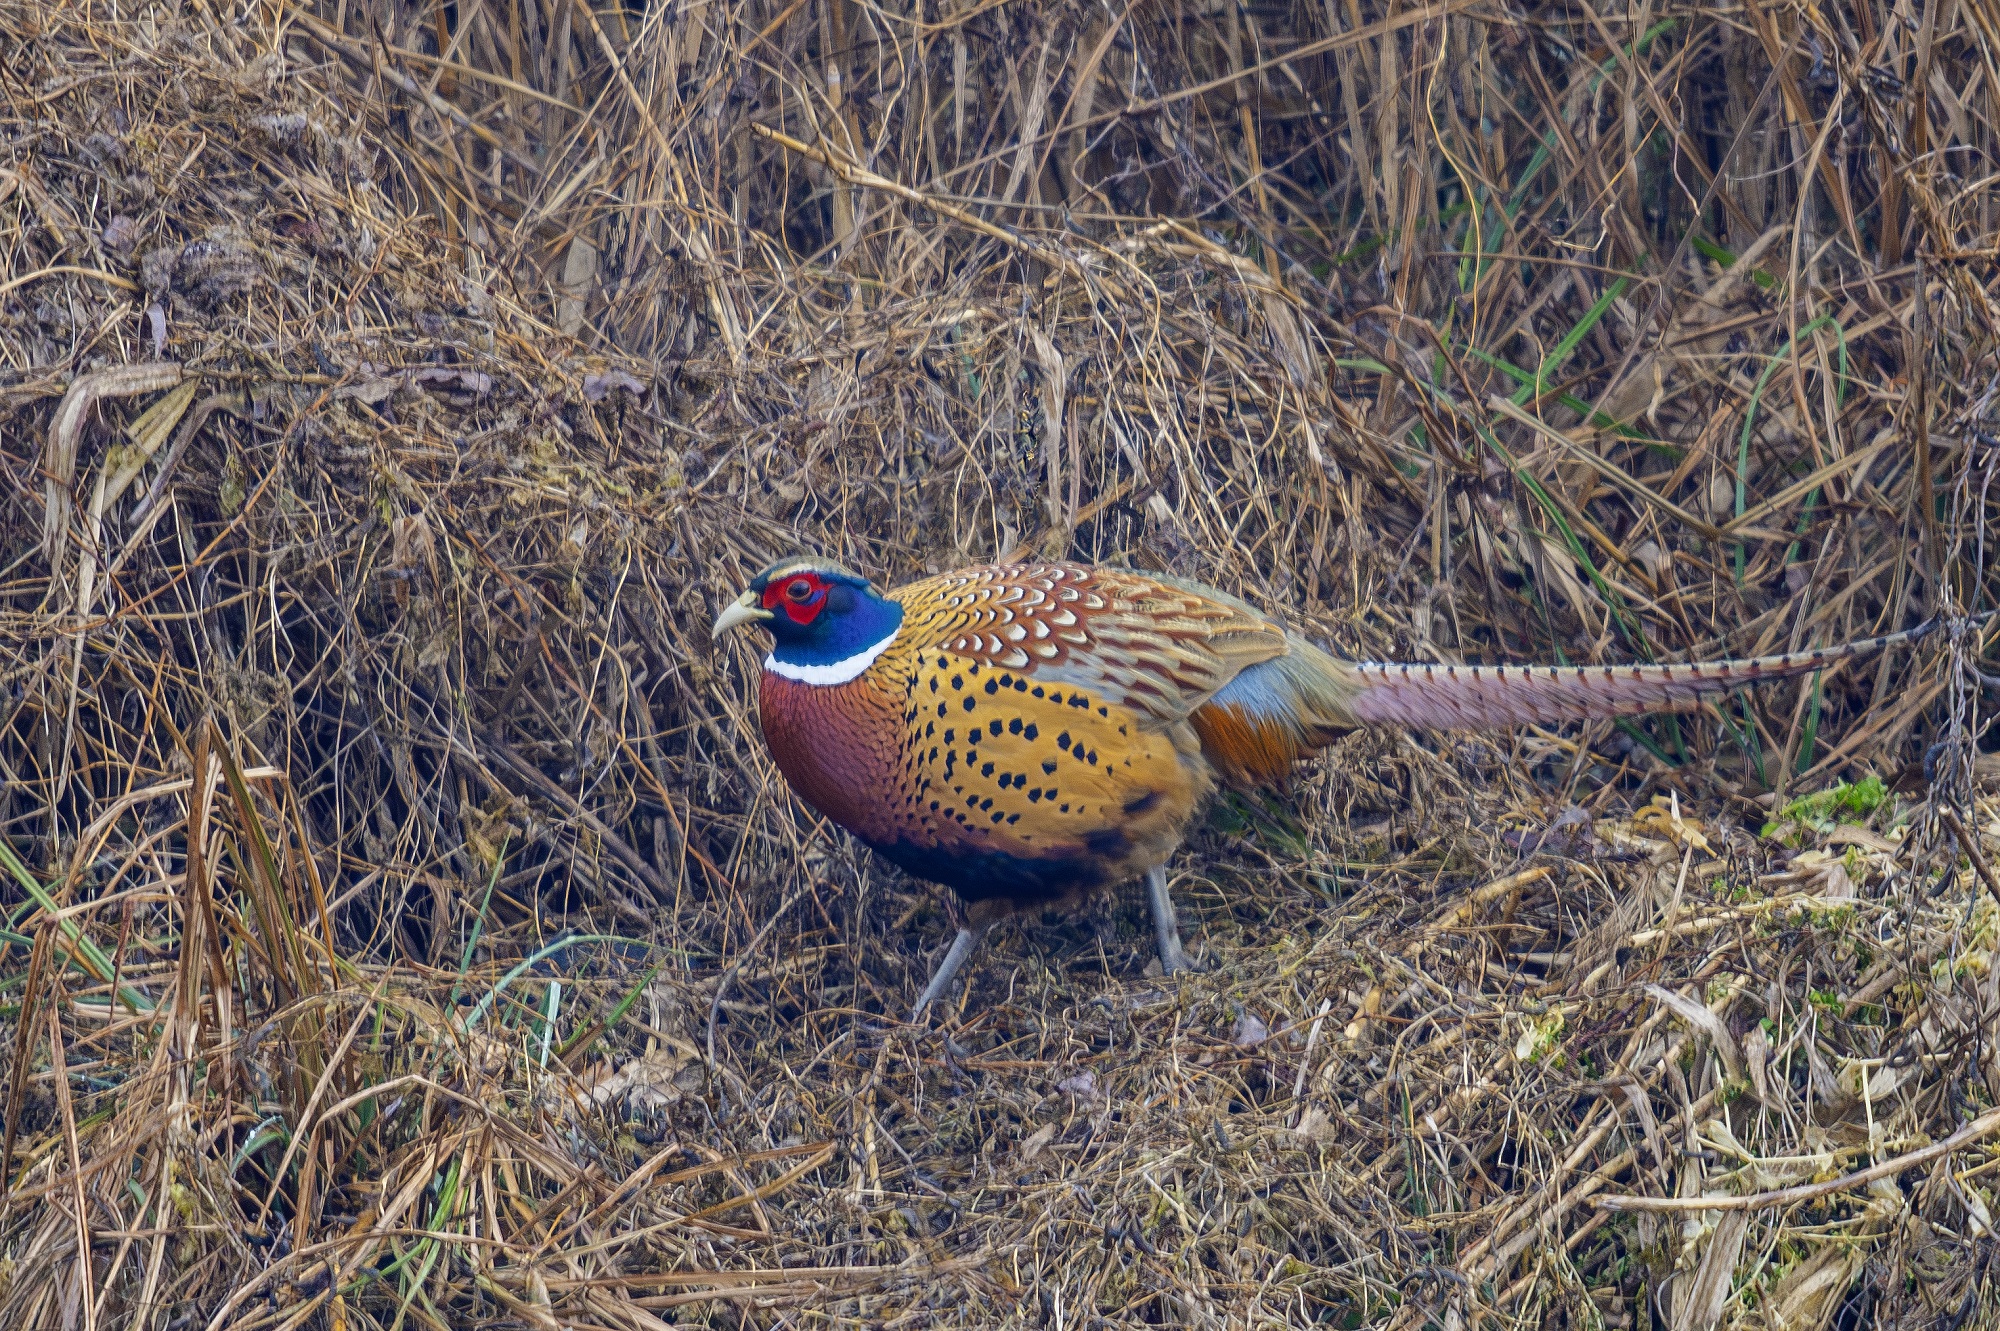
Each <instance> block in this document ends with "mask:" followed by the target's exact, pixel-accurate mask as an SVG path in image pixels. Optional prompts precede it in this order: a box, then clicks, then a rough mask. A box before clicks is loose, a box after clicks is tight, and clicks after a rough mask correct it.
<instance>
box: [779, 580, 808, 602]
mask: <svg viewBox="0 0 2000 1331" xmlns="http://www.w3.org/2000/svg"><path fill="white" fill-rule="evenodd" d="M812 594H813V585H812V580H811V579H809V578H793V579H792V580H791V581H790V582H788V583H786V584H785V596H786V597H787V598H788V599H790V600H793V601H803V600H805V599H806V598H807V597H809V596H811V595H812Z"/></svg>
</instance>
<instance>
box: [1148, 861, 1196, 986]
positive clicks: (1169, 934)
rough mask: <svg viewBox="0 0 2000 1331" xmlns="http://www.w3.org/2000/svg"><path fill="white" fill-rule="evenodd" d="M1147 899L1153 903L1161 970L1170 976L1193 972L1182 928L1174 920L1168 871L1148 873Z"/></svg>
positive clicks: (1160, 870)
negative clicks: (1182, 945) (1169, 893)
mask: <svg viewBox="0 0 2000 1331" xmlns="http://www.w3.org/2000/svg"><path fill="white" fill-rule="evenodd" d="M1146 899H1147V900H1148V901H1150V902H1152V903H1153V932H1154V933H1155V934H1157V935H1159V940H1160V969H1161V970H1163V971H1165V972H1166V973H1167V974H1169V975H1172V974H1174V973H1175V972H1177V971H1185V970H1193V969H1194V966H1193V964H1192V963H1190V962H1189V961H1188V959H1187V953H1185V952H1183V951H1181V927H1180V924H1179V922H1178V921H1176V920H1175V919H1174V899H1173V898H1172V897H1170V896H1168V895H1167V871H1166V869H1164V868H1152V869H1148V870H1147V871H1146Z"/></svg>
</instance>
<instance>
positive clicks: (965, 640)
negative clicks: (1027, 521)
mask: <svg viewBox="0 0 2000 1331" xmlns="http://www.w3.org/2000/svg"><path fill="white" fill-rule="evenodd" d="M891 595H892V596H893V597H894V598H895V599H896V600H898V601H901V602H902V604H903V613H904V617H905V620H904V622H905V632H914V633H915V635H916V636H915V638H914V640H913V641H914V644H915V645H917V646H918V647H919V648H922V647H936V648H941V649H943V650H944V651H946V652H948V653H950V654H951V655H953V656H957V657H965V658H968V659H970V660H974V661H978V662H981V663H983V664H989V665H993V666H997V667H999V668H1001V669H1003V670H1011V671H1014V672H1016V673H1017V674H1019V675H1021V676H1023V677H1024V678H1026V679H1032V680H1036V681H1040V682H1045V683H1055V684H1065V685H1070V686H1074V687H1078V688H1083V689H1087V690H1089V691H1090V692H1091V693H1093V694H1095V695H1096V696H1097V697H1099V698H1101V699H1103V700H1104V701H1106V702H1107V703H1115V704H1117V705H1121V706H1123V707H1126V708H1128V709H1130V710H1132V711H1134V712H1137V713H1138V714H1139V715H1140V716H1141V717H1142V718H1145V719H1146V720H1147V721H1148V722H1149V723H1152V724H1158V725H1162V726H1165V725H1171V724H1173V723H1175V722H1177V721H1181V720H1184V719H1186V717H1187V716H1188V714H1189V713H1190V712H1192V711H1193V710H1194V709H1195V708H1197V707H1199V706H1200V705H1201V704H1202V703H1203V702H1204V701H1205V700H1207V699H1208V698H1209V697H1210V696H1211V695H1212V694H1214V693H1215V692H1216V690H1218V689H1220V688H1222V687H1223V686H1224V685H1226V684H1228V683H1229V681H1230V680H1232V679H1234V678H1235V677H1236V675H1237V674H1238V673H1239V672H1241V671H1242V670H1243V669H1245V668H1246V667H1248V666H1253V665H1256V664H1257V663H1259V662H1261V661H1268V660H1270V659H1272V658H1273V657H1276V656H1282V655H1284V654H1285V652H1286V651H1287V650H1288V648H1287V643H1286V636H1285V631H1284V630H1283V629H1282V628H1280V627H1279V626H1278V625H1276V624H1273V623H1271V622H1270V621H1269V620H1268V619H1266V618H1264V616H1262V615H1260V614H1258V613H1257V612H1256V611H1255V610H1253V609H1251V608H1250V607H1249V606H1248V605H1246V604H1244V603H1243V602H1241V601H1238V600H1236V599H1235V598H1234V597H1231V596H1227V595H1225V594H1223V593H1221V592H1217V591H1213V590H1212V589H1209V588H1206V587H1201V586H1199V585H1197V584H1193V583H1185V582H1181V581H1179V580H1176V579H1167V578H1158V577H1150V576H1148V575H1146V574H1143V573H1136V572H1133V571H1131V570H1128V569H1110V568H1086V567H1084V566H1082V565H1078V564H1062V563H1050V564H997V565H991V566H987V567H984V568H972V569H965V570H962V571H960V572H956V573H947V574H942V575H940V576H938V577H934V578H928V579H926V580H924V581H922V582H916V583H911V584H910V585H908V586H906V587H901V588H898V589H897V590H896V591H895V592H892V593H891Z"/></svg>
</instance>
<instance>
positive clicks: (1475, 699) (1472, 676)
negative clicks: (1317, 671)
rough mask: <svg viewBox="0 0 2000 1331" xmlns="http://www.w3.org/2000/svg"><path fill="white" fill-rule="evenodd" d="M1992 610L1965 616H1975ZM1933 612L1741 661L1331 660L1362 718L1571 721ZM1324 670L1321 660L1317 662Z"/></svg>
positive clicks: (1911, 632) (1628, 708)
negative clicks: (1516, 662) (1449, 662)
mask: <svg viewBox="0 0 2000 1331" xmlns="http://www.w3.org/2000/svg"><path fill="white" fill-rule="evenodd" d="M1993 614H1994V612H1993V611H1987V612H1985V613H1984V614H1981V615H1977V616H1974V617H1973V618H1974V622H1976V623H1983V622H1985V621H1986V620H1988V619H1990V618H1992V616H1993ZM1937 626H1938V621H1937V620H1935V619H1932V620H1928V621H1926V622H1925V623H1923V624H1920V625H1918V626H1917V627H1916V628H1913V629H1905V630H1904V631H1903V632H1901V633H1890V634H1886V635H1884V636H1882V637H1879V638H1867V639H1864V640H1862V641H1860V642H1851V643H1846V644H1844V645H1842V646H1838V647H1821V648H1816V649H1815V650H1813V651H1809V652H1788V653H1786V654H1784V655H1782V656H1760V657H1756V658H1754V659H1751V660H1744V661H1703V662H1694V663H1690V664H1685V665H1613V666H1561V667H1558V666H1453V665H1399V664H1386V665H1385V664H1378V663H1375V662H1346V661H1333V660H1332V659H1331V658H1325V660H1326V662H1328V663H1330V664H1331V665H1332V666H1333V667H1334V672H1335V674H1336V676H1337V678H1338V685H1337V686H1336V691H1337V692H1338V693H1339V694H1341V695H1344V696H1343V697H1342V702H1343V703H1344V704H1345V710H1346V711H1347V713H1348V714H1349V715H1351V716H1352V717H1353V718H1354V719H1355V720H1356V721H1360V722H1363V723H1365V724H1368V725H1404V726H1424V727H1427V728H1430V729H1436V730H1485V729H1492V728H1495V727H1499V726H1510V725H1521V724H1524V723H1527V722H1535V721H1580V720H1585V719H1588V718H1592V717H1610V716H1629V715H1631V714H1633V713H1635V712H1655V711H1678V710H1685V709H1686V708H1689V707H1691V706H1693V705H1694V704H1695V703H1696V702H1697V701H1699V700H1700V699H1701V698H1702V697H1704V696H1706V695H1710V694H1716V693H1724V692H1727V691H1729V690H1732V689H1739V688H1743V687H1746V686H1748V685H1752V684H1759V683H1763V682H1765V681H1768V680H1774V679H1785V678H1787V677H1791V676H1797V675H1805V674H1810V673H1811V672H1813V671H1815V670H1820V669H1824V668H1825V667H1827V666H1829V665H1832V664H1834V663H1835V662H1837V661H1846V660H1851V659H1853V658H1855V657H1858V656H1865V655H1867V654H1869V653H1871V652H1876V651H1880V650H1881V649H1883V648H1885V647H1895V646H1898V645H1900V644H1902V643H1907V642H1915V641H1917V640H1918V639H1919V638H1922V637H1924V636H1925V635H1927V634H1929V633H1931V632H1932V631H1933V630H1935V629H1936V628H1937ZM1322 668H1324V666H1322Z"/></svg>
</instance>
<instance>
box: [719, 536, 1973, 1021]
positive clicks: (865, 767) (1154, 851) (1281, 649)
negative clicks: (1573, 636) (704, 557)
mask: <svg viewBox="0 0 2000 1331" xmlns="http://www.w3.org/2000/svg"><path fill="white" fill-rule="evenodd" d="M1933 622H1934V621H1933ZM752 624H756V625H761V626H762V627H764V628H765V629H767V630H768V631H769V632H770V634H771V636H772V638H773V639H774V640H775V641H774V645H773V647H772V650H771V652H770V654H769V655H768V656H767V657H766V658H765V659H764V670H763V677H762V680H761V682H760V686H759V690H758V710H759V713H760V721H761V724H762V727H763V731H764V740H765V743H766V744H767V745H768V746H769V748H770V751H771V755H772V757H773V758H774V759H776V761H777V764H778V769H779V770H780V771H782V772H783V773H784V774H785V778H786V779H787V780H788V781H789V782H790V783H791V785H792V787H793V789H794V790H796V791H797V792H798V794H799V796H800V797H801V798H802V799H804V800H805V802H806V803H808V804H810V805H811V806H813V807H814V808H815V809H817V810H819V811H820V812H821V813H823V814H825V815H826V816H827V817H829V818H831V819H832V820H833V821H834V822H836V823H838V824H839V825H840V826H842V827H844V828H846V829H847V830H848V831H850V832H852V833H853V834H854V835H855V836H857V837H858V838H860V839H861V840H862V841H863V842H865V843H867V844H868V845H869V846H871V847H872V848H873V849H874V850H875V851H876V852H877V853H878V854H880V855H882V856H884V857H885V858H887V859H889V860H890V861H892V862H893V863H895V864H897V865H898V866H900V867H901V868H902V869H904V870H905V871H906V872H908V873H911V874H913V875H915V876H917V877H919V878H925V879H929V880H931V881H933V882H937V883H942V884H943V885H945V886H946V887H949V888H950V889H951V890H952V891H953V892H955V893H956V894H957V895H958V897H959V898H960V900H961V901H962V902H964V903H965V904H966V906H967V911H966V925H965V927H964V928H962V929H961V930H960V931H959V933H958V936H957V937H956V939H954V940H953V942H952V945H951V948H950V950H949V951H948V952H947V953H946V955H945V958H944V960H943V962H941V963H940V964H939V966H938V968H937V971H936V973H935V974H934V975H933V976H932V978H931V981H930V983H929V984H928V985H927V986H926V987H925V989H924V992H923V996H922V997H921V998H920V999H919V1000H918V1001H917V1005H916V1012H915V1016H917V1017H921V1016H922V1014H923V1012H924V1010H925V1009H926V1008H927V1007H928V1006H929V1005H930V1004H931V1003H932V1002H933V1001H935V1000H936V999H937V998H938V997H939V996H940V995H941V994H943V993H944V992H945V990H946V988H947V987H948V986H949V985H950V983H951V981H952V978H953V976H954V975H955V974H956V973H957V972H958V970H959V969H960V968H961V967H962V966H963V965H964V964H965V962H966V959H967V958H968V957H970V956H971V955H972V953H973V952H974V951H975V950H976V949H977V948H978V946H979V944H980V942H981V940H982V939H983V938H984V936H985V934H986V932H987V930H988V929H989V928H990V927H991V926H992V925H993V924H994V923H996V922H998V921H999V920H1000V919H1002V918H1005V917H1006V916H1007V915H1008V914H1010V913H1012V912H1015V911H1024V910H1032V909H1036V908H1040V907H1045V906H1051V905H1061V904H1068V903H1070V902H1072V901H1074V900H1075V899H1077V898H1078V897H1080V896H1081V895H1083V894H1085V893H1088V892H1090V891H1092V890H1095V889H1099V888H1104V887H1110V886H1112V885H1115V884H1117V883H1120V882H1124V881H1127V880H1130V879H1133V878H1139V877H1143V878H1145V880H1146V886H1147V897H1148V900H1149V902H1150V905H1151V909H1152V916H1153V924H1154V929H1155V932H1156V934H1157V941H1158V947H1159V956H1160V964H1161V965H1162V967H1163V968H1164V969H1165V970H1166V971H1168V972H1169V973H1171V972H1175V971H1179V970H1182V969H1185V968H1186V967H1187V964H1188V963H1187V959H1186V955H1185V953H1184V952H1183V951H1182V948H1181V941H1180V932H1179V929H1178V926H1177V924H1176V922H1175V917H1174V907H1173V902H1172V900H1171V898H1169V896H1168V895H1167V880H1166V873H1165V870H1164V867H1163V866H1164V865H1165V864H1166V862H1167V859H1168V857H1169V856H1170V855H1171V854H1172V853H1173V851H1174V849H1175V847H1177V846H1178V845H1179V844H1180V841H1181V838H1182V837H1183V835H1184V834H1185V833H1186V831H1187V828H1188V825H1189V823H1190V822H1191V821H1192V820H1193V818H1194V816H1195V814H1196V813H1197V811H1198V810H1199V809H1200V808H1201V806H1202V803H1203V801H1204V800H1205V799H1207V797H1208V796H1209V795H1210V794H1211V793H1212V792H1213V791H1214V789H1215V787H1216V786H1217V784H1218V783H1222V784H1227V785H1230V786H1234V787H1239V788H1255V787H1261V786H1267V785H1271V784H1274V783H1277V782H1279V781H1281V780H1282V779H1283V778H1284V777H1285V776H1286V775H1287V774H1288V773H1289V772H1290V771H1291V770H1292V768H1293V767H1294V766H1295V765H1296V764H1297V763H1298V762H1299V761H1300V760H1302V759H1304V758H1307V757H1310V756H1311V755H1313V754H1314V753H1316V752H1317V751H1319V750H1320V749H1322V748H1324V747H1325V746H1326V745H1327V744H1329V743H1331V742H1332V741H1333V740H1334V739H1335V738H1337V737H1338V736H1340V735H1342V734H1344V733H1346V732H1348V731H1350V730H1353V729H1355V728H1357V727H1360V726H1368V725H1378V726H1381V725H1396V726H1409V727H1428V728H1435V729H1453V730H1488V729H1493V728H1497V727H1501V726H1507V725H1515V724H1520V723H1525V722H1537V721H1544V722H1546V721H1571V720H1581V719H1585V718H1590V717H1611V716H1622V715H1629V714H1632V713H1637V712H1645V711H1657V710H1667V709H1673V710H1679V709H1682V708H1685V707H1688V706H1690V705H1692V704H1693V703H1694V702H1695V700H1697V699H1699V698H1700V697H1702V696H1703V695H1705V694H1712V693H1717V692H1721V691H1724V690H1728V689H1733V688H1738V687H1741V686H1744V685H1748V684H1752V683H1757V682H1760V681H1765V680H1772V679H1782V678H1784V677H1786V676H1791V675H1800V674H1804V673H1807V672H1810V671H1813V670H1818V669H1820V668H1822V667H1824V666H1826V665H1828V664H1830V663H1832V662H1835V661H1839V660H1844V659H1846V658H1849V657H1853V656H1858V655H1860V654H1862V653H1865V652H1870V651H1874V650H1876V649H1879V648H1883V647H1887V646H1891V645H1893V644H1896V643H1902V642H1908V641H1912V640H1914V639H1916V638H1918V637H1920V636H1922V635H1923V634H1924V633H1926V632H1927V631H1929V629H1930V628H1931V626H1932V625H1931V624H1925V625H1923V626H1921V627H1918V628H1915V629H1910V630H1907V631H1905V632H1902V633H1892V634H1889V635H1887V636H1885V637H1879V638H1870V639H1867V640H1865V641H1861V642H1855V643H1851V644H1848V645H1846V646H1840V647H1832V648H1823V649H1819V650H1815V651H1807V652H1795V653H1791V654H1788V655H1783V656H1765V657H1759V658H1756V659H1754V660H1739V661H1720V662H1712V663H1702V664H1690V665H1618V666H1587V667H1561V668H1556V667H1547V666H1458V665H1414V664H1408V665H1406V664H1379V663H1368V662H1353V661H1343V660H1337V659H1335V658H1334V657H1332V656H1329V655H1328V654H1327V653H1325V652H1323V651H1321V650H1320V649H1319V648H1317V647H1315V646H1313V645H1312V644H1311V643H1309V642H1307V641H1306V640H1305V639H1304V638H1303V637H1301V636H1299V635H1298V634H1296V633H1293V632H1291V631H1289V630H1287V629H1286V628H1285V627H1283V626H1282V625H1280V624H1278V623H1277V622H1275V621H1274V620H1272V619H1271V618H1270V617H1269V616H1267V615H1265V614H1263V613H1261V612H1260V611H1258V610H1256V609H1254V608H1253V607H1251V606H1250V605H1249V604H1248V603H1246V602H1244V601H1242V600H1239V599H1238V598H1236V597H1234V596H1230V595H1228V594H1227V593H1224V592H1220V591H1217V590H1215V589H1214V588H1211V587H1205V586H1202V585H1201V584H1199V583H1195V582H1189V581H1184V580H1182V579H1179V578H1172V577H1168V576H1166V575H1164V574H1159V573H1140V572H1135V571H1133V570H1130V569H1122V568H1107V567H1090V566H1086V565H1082V564H1071V563H1041V564H1001V565H992V566H987V567H980V568H970V569H965V570H962V571H959V572H955V573H945V574H941V575H939V576H936V577H931V578H926V579H924V580H922V581H920V582H914V583H910V584H908V585H907V586H903V587H899V588H897V589H896V590H894V591H892V592H890V593H888V594H887V595H883V594H882V593H880V592H878V591H876V590H875V588H874V587H873V586H872V585H871V584H870V583H869V581H868V580H867V579H866V578H863V577H861V576H859V575H858V574H855V573H852V572H850V571H849V570H847V569H845V568H843V567H841V566H840V565H839V564H837V563H834V562H832V561H830V560H824V559H813V558H795V559H788V560H785V561H783V562H781V563H778V564H774V565H772V566H771V567H770V568H767V569H765V570H764V571H763V572H762V573H759V574H758V575H757V576H756V577H755V578H753V579H752V580H751V582H750V586H749V589H748V590H747V591H745V592H744V593H743V595H742V596H741V597H740V598H739V599H737V600H736V601H734V602H732V603H731V604H729V605H728V606H726V607H724V608H723V610H722V611H721V613H720V614H719V615H717V617H716V620H715V627H714V636H715V637H716V638H718V639H719V638H720V637H721V636H722V635H723V634H724V633H726V632H728V631H730V630H731V629H735V628H739V627H743V626H747V625H752Z"/></svg>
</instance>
